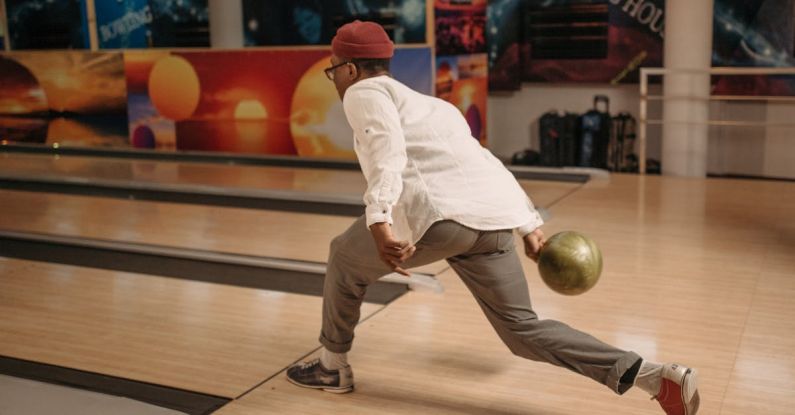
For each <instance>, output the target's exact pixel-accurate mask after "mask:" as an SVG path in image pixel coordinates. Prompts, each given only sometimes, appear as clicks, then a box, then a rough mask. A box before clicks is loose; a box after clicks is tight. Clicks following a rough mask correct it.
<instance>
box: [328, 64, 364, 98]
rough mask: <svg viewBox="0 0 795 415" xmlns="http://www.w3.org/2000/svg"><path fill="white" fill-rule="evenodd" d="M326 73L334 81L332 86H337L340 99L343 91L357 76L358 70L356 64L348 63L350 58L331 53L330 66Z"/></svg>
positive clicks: (343, 94)
mask: <svg viewBox="0 0 795 415" xmlns="http://www.w3.org/2000/svg"><path fill="white" fill-rule="evenodd" d="M327 75H328V76H329V77H330V78H331V80H332V82H334V87H335V88H337V93H338V94H339V96H340V99H342V97H344V96H345V91H347V90H348V88H349V87H350V86H351V85H353V84H354V83H356V81H357V79H358V78H359V70H358V68H357V67H356V65H354V64H353V63H350V59H347V58H342V57H339V56H337V55H331V66H330V67H329V69H328V71H327Z"/></svg>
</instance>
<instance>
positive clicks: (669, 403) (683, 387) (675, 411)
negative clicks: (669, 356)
mask: <svg viewBox="0 0 795 415" xmlns="http://www.w3.org/2000/svg"><path fill="white" fill-rule="evenodd" d="M654 399H657V401H658V402H659V403H660V406H662V409H663V411H665V413H666V414H667V415H695V414H696V412H698V405H699V403H700V402H701V398H700V397H699V396H698V382H697V378H696V371H695V369H690V368H688V367H684V366H681V365H678V364H676V363H667V364H665V365H664V366H663V368H662V380H661V382H660V393H659V394H658V395H657V396H656V397H655V398H654Z"/></svg>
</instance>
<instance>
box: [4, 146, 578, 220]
mask: <svg viewBox="0 0 795 415" xmlns="http://www.w3.org/2000/svg"><path fill="white" fill-rule="evenodd" d="M0 160H2V163H0V178H3V177H35V178H40V179H41V178H48V179H52V180H64V179H67V178H68V179H71V180H79V181H81V182H91V181H99V182H109V181H110V182H116V183H132V184H135V185H136V186H141V185H146V184H151V185H169V186H200V187H206V188H221V189H231V190H234V189H238V190H247V191H252V190H253V191H269V192H297V193H304V194H314V195H319V196H327V197H328V196H332V197H343V198H347V199H350V200H356V201H358V200H361V197H362V194H363V193H364V191H365V189H366V186H367V184H366V182H365V180H364V176H362V174H361V172H359V171H350V170H330V169H306V168H288V167H267V166H243V165H223V164H214V163H196V162H163V161H148V160H138V159H121V158H119V159H114V158H102V157H82V156H48V155H33V154H19V153H0ZM520 183H521V185H522V187H523V188H524V189H525V191H527V193H528V194H529V195H530V197H531V198H532V200H533V202H534V203H535V204H536V205H537V206H541V207H544V206H548V205H549V204H551V203H553V202H554V201H555V200H558V199H559V198H560V197H562V196H564V195H566V194H568V193H569V192H571V191H572V190H573V189H576V188H578V187H579V186H580V184H579V183H568V182H554V181H541V180H521V181H520Z"/></svg>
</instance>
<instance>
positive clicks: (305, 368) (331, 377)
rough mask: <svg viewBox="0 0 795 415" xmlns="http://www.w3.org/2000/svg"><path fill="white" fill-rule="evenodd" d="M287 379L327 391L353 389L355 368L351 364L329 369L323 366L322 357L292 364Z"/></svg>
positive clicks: (341, 391) (345, 391)
mask: <svg viewBox="0 0 795 415" xmlns="http://www.w3.org/2000/svg"><path fill="white" fill-rule="evenodd" d="M287 380H289V381H290V382H291V383H294V384H296V385H298V386H302V387H304V388H312V389H322V390H324V391H326V392H332V393H348V392H351V391H353V370H352V369H351V367H350V366H345V367H343V368H342V369H339V370H329V369H326V368H325V367H323V365H322V364H321V363H320V359H315V360H312V361H309V362H305V363H298V364H295V365H293V366H291V367H290V368H289V369H287Z"/></svg>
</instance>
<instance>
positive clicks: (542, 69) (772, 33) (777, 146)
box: [488, 0, 795, 178]
mask: <svg viewBox="0 0 795 415" xmlns="http://www.w3.org/2000/svg"><path fill="white" fill-rule="evenodd" d="M714 2H715V5H714V19H713V22H714V23H713V27H714V35H713V66H741V67H742V66H788V67H792V66H795V62H794V61H793V59H795V54H794V53H793V49H794V48H793V42H795V30H793V21H795V2H793V1H792V0H750V1H748V0H714ZM571 3H576V4H577V7H583V8H584V7H585V5H587V4H591V5H594V4H602V7H604V5H606V6H607V9H608V10H607V19H608V20H607V22H608V25H607V28H606V30H607V45H608V50H607V55H608V58H607V59H597V58H594V57H593V56H583V52H582V51H578V50H577V48H576V47H571V48H567V51H566V53H580V54H581V55H580V56H579V57H576V56H575V57H568V58H567V57H561V56H554V55H553V56H548V55H547V56H544V55H542V56H540V57H539V56H537V55H536V54H534V52H535V51H537V50H538V47H540V48H541V50H542V53H548V52H549V51H547V50H546V49H547V48H545V46H547V45H545V44H544V42H543V41H539V40H538V39H535V38H534V37H533V36H534V35H537V34H538V33H539V31H541V34H543V31H542V30H543V25H542V27H541V28H539V29H534V28H533V26H532V25H530V24H529V23H532V19H533V17H534V16H535V17H537V18H542V22H543V19H544V18H546V19H551V20H553V21H554V19H557V18H560V17H559V16H556V15H555V13H553V12H554V11H555V9H556V8H557V9H560V8H561V7H563V6H566V5H570V4H571ZM528 4H532V5H535V7H536V8H535V9H534V8H532V7H531V8H530V9H529V10H528V9H526V8H525V9H523V7H525V6H527V5H528ZM538 8H540V9H543V8H548V9H549V10H546V11H543V10H542V12H541V13H538V10H536V9H538ZM581 12H582V13H579V15H580V17H581V18H583V19H586V18H588V19H592V18H593V17H594V16H592V15H591V16H590V17H588V16H589V15H590V13H586V10H581ZM488 13H489V14H488V24H489V28H488V34H489V36H490V37H489V39H488V47H489V83H490V92H491V95H490V96H489V102H488V104H489V122H488V129H489V131H488V135H489V138H490V140H489V147H490V149H491V150H492V151H493V152H494V153H496V154H497V155H499V156H502V157H510V155H511V154H513V153H514V152H516V151H519V150H522V149H524V148H527V147H534V148H536V149H538V124H537V120H538V118H539V117H540V116H541V115H543V114H544V113H545V112H547V111H550V110H553V109H554V110H559V111H561V112H562V111H571V112H577V113H583V112H585V111H587V110H588V109H590V107H591V102H592V97H593V96H594V95H597V94H600V95H607V96H609V97H610V104H611V112H613V113H614V114H615V113H617V112H619V111H628V112H630V113H632V114H633V115H634V116H635V117H636V118H637V117H638V113H637V112H638V107H639V90H638V86H637V84H634V82H636V80H637V72H636V71H635V70H632V69H634V68H636V67H638V66H660V65H661V64H662V60H658V58H657V57H658V56H659V55H658V52H657V51H659V50H661V48H662V46H663V43H664V38H665V1H659V2H658V1H650V0H604V1H590V2H589V1H584V2H568V1H562V0H546V1H543V2H542V1H537V2H533V1H531V2H526V1H522V0H492V1H490V2H489V9H488ZM575 15H577V14H575V13H572V14H571V16H569V17H572V16H575ZM592 23H593V22H592ZM590 26H591V27H593V26H594V25H590ZM597 27H598V26H597ZM578 34H583V33H573V35H578ZM589 35H597V34H596V33H590V34H589ZM635 39H640V41H639V42H638V43H637V44H633V43H634V41H635ZM654 39H658V40H656V41H654V42H652V40H654ZM541 40H543V39H541ZM638 45H644V47H643V48H637V46H638ZM616 49H619V50H618V51H617V50H616ZM594 50H596V49H591V50H589V52H590V53H593V52H594ZM627 50H629V51H632V52H631V53H625V52H626V51H627ZM616 52H618V53H616ZM617 57H618V58H617ZM641 58H642V59H641ZM528 61H529V62H528ZM584 63H587V65H585V64H584ZM619 63H620V64H619ZM606 68H607V69H609V70H606ZM498 89H499V90H506V91H515V92H506V93H495V92H493V91H496V90H498ZM660 92H661V90H660V89H659V85H656V86H655V85H652V93H660ZM713 94H738V95H740V94H746V95H758V94H770V95H795V82H793V79H792V77H770V76H768V77H748V76H745V77H742V78H739V77H733V78H727V77H713ZM650 111H651V113H650V114H649V116H650V117H651V118H658V119H659V118H661V105H660V104H659V103H657V104H656V106H655V105H652V106H651V107H650ZM794 111H795V108H793V105H769V106H764V105H758V104H750V103H745V102H731V103H720V104H718V103H716V104H715V105H713V106H712V108H711V113H712V114H713V116H714V118H717V119H727V120H731V119H735V120H737V119H744V120H749V121H756V122H770V123H779V124H781V123H791V117H792V114H793V112H794ZM649 133H650V134H651V136H650V143H649V144H650V147H649V149H648V150H649V156H650V157H652V158H656V159H659V158H660V136H659V133H660V130H659V129H658V128H651V129H650V130H649ZM710 135H711V137H710V143H709V151H708V156H709V160H708V171H709V172H710V173H715V174H724V173H729V174H744V175H752V176H775V177H790V178H795V163H794V162H795V140H792V139H791V136H792V135H793V131H792V128H788V129H787V128H731V127H727V128H723V127H716V128H712V129H711V130H710Z"/></svg>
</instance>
